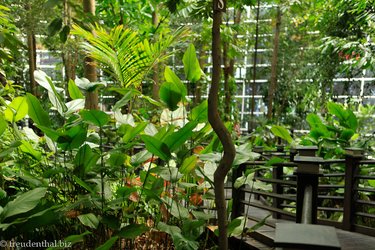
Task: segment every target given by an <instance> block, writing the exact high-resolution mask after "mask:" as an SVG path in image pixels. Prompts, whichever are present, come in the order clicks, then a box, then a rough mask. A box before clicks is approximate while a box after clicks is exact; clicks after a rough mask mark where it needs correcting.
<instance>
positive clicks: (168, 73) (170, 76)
mask: <svg viewBox="0 0 375 250" xmlns="http://www.w3.org/2000/svg"><path fill="white" fill-rule="evenodd" d="M164 77H165V81H167V82H173V83H174V84H176V86H177V87H178V88H179V89H180V91H181V94H182V97H185V96H186V95H187V89H186V86H185V85H184V84H183V83H182V81H181V80H180V78H179V77H178V76H177V75H176V74H175V73H174V72H173V71H172V70H171V69H170V68H169V67H168V66H166V67H165V70H164Z"/></svg>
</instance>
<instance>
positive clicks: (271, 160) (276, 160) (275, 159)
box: [265, 156, 285, 166]
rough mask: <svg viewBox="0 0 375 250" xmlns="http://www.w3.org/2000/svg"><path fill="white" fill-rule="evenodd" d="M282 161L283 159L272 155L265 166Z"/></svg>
mask: <svg viewBox="0 0 375 250" xmlns="http://www.w3.org/2000/svg"><path fill="white" fill-rule="evenodd" d="M283 162H285V159H283V158H280V157H276V156H273V157H272V158H271V159H269V160H268V161H267V162H266V164H265V166H273V165H275V164H277V163H283Z"/></svg>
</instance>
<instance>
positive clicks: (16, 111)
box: [4, 96, 28, 122]
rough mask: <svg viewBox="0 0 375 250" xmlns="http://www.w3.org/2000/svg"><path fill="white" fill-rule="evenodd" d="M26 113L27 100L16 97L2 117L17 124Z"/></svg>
mask: <svg viewBox="0 0 375 250" xmlns="http://www.w3.org/2000/svg"><path fill="white" fill-rule="evenodd" d="M27 112H28V106H27V98H26V97H23V96H18V97H16V98H14V99H13V101H12V102H11V103H10V104H9V105H8V107H7V108H6V109H5V111H4V117H5V119H6V120H7V121H9V122H18V121H19V120H21V119H23V118H24V117H25V116H26V115H27Z"/></svg>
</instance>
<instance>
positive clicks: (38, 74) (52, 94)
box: [34, 70, 68, 116]
mask: <svg viewBox="0 0 375 250" xmlns="http://www.w3.org/2000/svg"><path fill="white" fill-rule="evenodd" d="M34 77H35V81H37V82H38V84H39V85H40V86H42V87H43V88H45V89H46V90H47V91H48V98H49V100H50V101H51V103H52V105H53V107H54V108H56V110H57V111H58V112H59V113H60V114H61V115H62V116H63V115H64V113H65V112H66V111H67V110H68V108H67V107H66V105H65V102H64V98H63V97H62V96H61V95H60V94H59V92H60V93H62V92H63V90H64V89H62V88H58V87H56V86H55V84H54V83H53V82H52V79H51V78H50V77H49V76H48V75H47V74H46V73H45V72H43V71H41V70H35V71H34Z"/></svg>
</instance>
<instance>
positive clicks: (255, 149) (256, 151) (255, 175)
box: [253, 146, 263, 201]
mask: <svg viewBox="0 0 375 250" xmlns="http://www.w3.org/2000/svg"><path fill="white" fill-rule="evenodd" d="M253 151H254V152H255V153H258V154H260V155H262V154H263V147H262V146H255V147H254V148H253ZM260 159H262V157H261V158H260ZM256 177H259V170H257V171H255V172H254V178H256ZM259 198H260V195H259V194H254V199H255V200H257V201H259Z"/></svg>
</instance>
